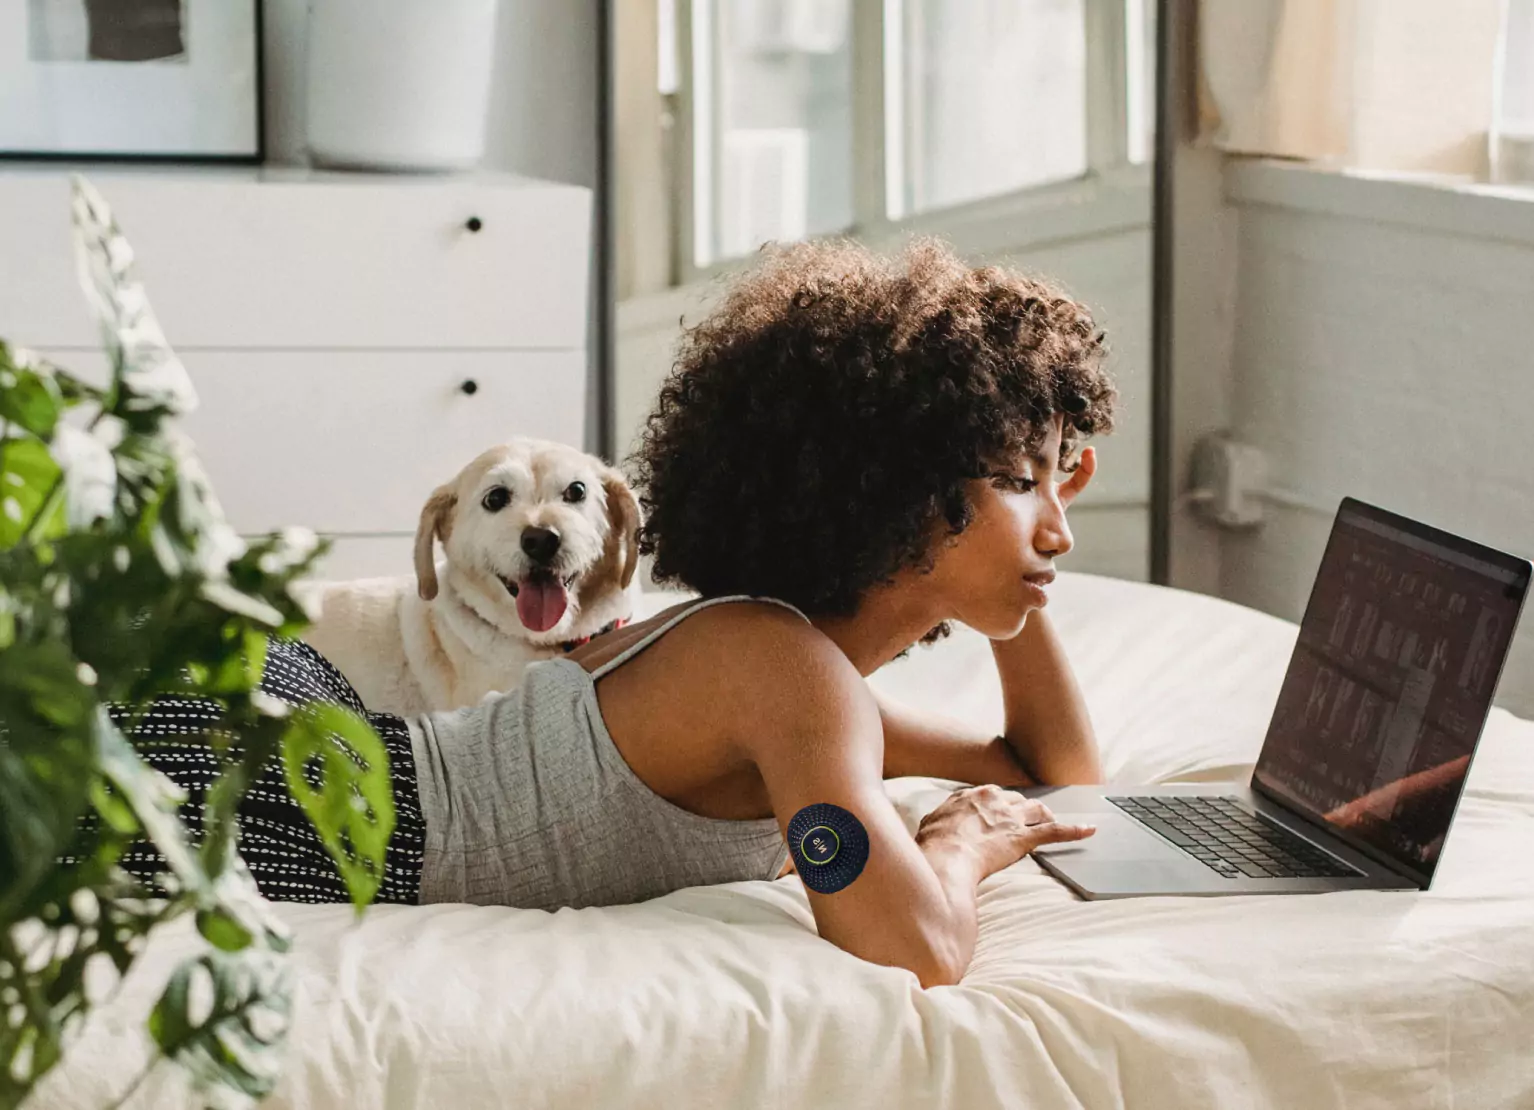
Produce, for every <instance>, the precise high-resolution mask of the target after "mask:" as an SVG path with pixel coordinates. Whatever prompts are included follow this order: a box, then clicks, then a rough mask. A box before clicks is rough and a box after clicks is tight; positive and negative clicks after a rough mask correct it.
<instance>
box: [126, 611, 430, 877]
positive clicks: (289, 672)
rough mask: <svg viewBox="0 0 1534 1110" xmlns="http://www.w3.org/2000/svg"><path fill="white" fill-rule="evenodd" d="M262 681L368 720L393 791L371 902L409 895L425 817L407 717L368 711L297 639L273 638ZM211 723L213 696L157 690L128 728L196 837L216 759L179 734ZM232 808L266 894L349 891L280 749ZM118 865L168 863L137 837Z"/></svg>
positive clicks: (143, 873) (302, 700) (131, 868)
mask: <svg viewBox="0 0 1534 1110" xmlns="http://www.w3.org/2000/svg"><path fill="white" fill-rule="evenodd" d="M261 689H262V690H263V691H264V692H265V693H267V694H270V695H271V696H272V697H275V698H279V699H281V700H282V701H285V702H287V703H288V704H289V705H294V706H299V705H305V704H308V703H312V702H328V703H330V704H333V705H341V706H344V707H346V708H348V709H351V710H353V711H354V712H357V713H359V714H362V715H364V716H366V718H367V719H368V722H369V723H370V724H372V726H373V728H374V730H375V731H376V732H377V733H378V736H379V738H380V739H381V740H382V741H383V744H384V749H385V751H386V752H387V753H388V756H389V777H390V779H391V780H392V782H393V791H394V832H393V835H392V836H391V837H390V839H389V843H388V846H387V848H386V849H385V854H384V876H383V883H382V884H381V886H380V887H379V891H378V896H377V897H376V898H375V899H374V901H375V902H406V903H412V904H413V903H415V902H416V901H417V896H418V894H419V891H420V886H421V858H422V855H423V854H424V851H425V846H426V824H425V822H424V821H423V820H422V819H421V804H420V799H419V796H418V793H417V789H416V775H415V760H414V758H413V756H412V754H411V751H410V732H409V730H408V729H407V728H406V726H405V722H404V720H402V719H401V718H399V717H394V716H390V715H388V714H385V713H369V712H368V711H367V709H366V708H365V707H364V706H363V704H362V701H361V699H360V698H358V696H357V692H356V691H355V690H353V689H352V688H351V684H350V683H348V682H347V681H346V679H345V678H343V677H342V676H341V672H340V671H338V670H336V668H335V666H334V665H333V664H332V663H331V662H330V660H328V659H326V658H325V657H324V656H323V655H321V654H320V653H319V652H317V651H315V650H314V649H313V648H312V647H310V646H309V645H308V644H306V643H303V642H301V641H297V640H277V639H273V640H272V641H271V642H270V644H269V646H268V648H267V653H266V669H265V671H264V672H263V673H262V676H261ZM112 717H113V719H114V720H115V721H116V722H117V723H118V724H119V725H121V726H123V727H124V728H126V727H127V725H128V723H129V718H130V714H129V712H128V711H127V710H121V711H119V710H115V709H114V710H113V711H112ZM217 722H218V710H217V707H216V706H214V705H213V704H212V703H210V702H207V701H204V700H202V699H196V698H160V699H158V700H156V701H155V702H154V703H153V705H152V706H151V707H150V708H149V710H148V711H147V712H146V713H145V714H144V715H143V716H142V717H141V718H140V719H139V722H138V725H137V727H135V728H134V729H133V730H132V732H131V738H132V740H133V744H134V747H135V748H136V749H137V750H138V752H139V754H140V755H141V756H142V757H143V759H144V761H145V762H146V763H148V764H149V765H150V766H152V767H154V768H155V769H156V770H158V771H160V772H162V773H163V774H164V775H165V776H166V777H168V778H169V779H171V781H173V782H175V783H176V784H177V785H178V786H180V787H181V788H182V789H183V790H185V791H186V793H187V800H186V802H185V803H183V805H182V807H181V817H182V820H183V821H184V822H185V823H186V825H187V827H188V829H189V830H190V831H191V833H192V835H193V836H194V837H198V836H200V835H201V832H202V807H203V802H204V799H205V797H206V795H207V791H208V788H209V787H210V786H211V785H212V784H213V782H214V780H215V779H217V777H218V772H219V760H218V756H217V755H216V754H215V753H214V752H213V750H212V749H211V748H210V747H209V746H208V745H207V744H206V743H199V742H197V741H196V740H189V739H186V738H187V737H189V736H200V735H202V734H204V733H206V732H207V731H208V730H209V729H210V728H213V727H216V726H217ZM162 738H163V739H162ZM238 812H239V829H240V838H239V849H240V856H241V858H243V859H244V861H245V863H246V865H247V866H248V867H249V868H250V871H251V874H252V876H253V877H254V878H255V880H256V885H257V886H258V887H259V888H260V889H261V893H262V894H263V895H265V896H266V897H267V898H269V899H271V900H272V901H274V902H348V901H350V900H351V899H350V896H349V895H348V894H347V891H346V884H345V883H344V882H343V881H342V879H341V873H340V871H339V870H338V869H337V868H336V865H335V862H334V861H333V860H332V859H331V858H330V854H329V853H328V852H327V851H326V850H325V846H324V845H323V844H322V843H320V838H319V835H318V834H317V833H316V832H315V831H314V826H313V825H312V824H311V823H310V821H309V817H308V815H307V814H306V813H304V811H303V809H302V808H301V807H300V806H299V804H298V802H297V801H295V800H294V798H293V796H292V794H291V793H290V792H289V790H288V786H287V780H286V777H285V776H284V774H283V768H282V759H281V756H280V754H274V755H273V756H272V758H271V759H270V760H269V761H268V762H267V764H266V766H265V767H264V768H263V769H262V771H261V774H260V775H259V776H258V777H257V779H256V781H255V782H253V783H252V784H251V787H250V790H249V791H248V792H247V793H246V795H245V797H244V798H243V799H241V801H240V805H239V810H238ZM121 864H122V867H123V869H124V870H125V871H127V872H128V873H129V874H131V875H133V876H135V877H137V878H139V879H140V880H142V881H145V882H149V881H151V880H152V877H153V876H154V875H155V874H156V873H157V872H160V871H164V870H165V861H164V859H163V857H162V856H161V855H160V853H159V852H158V851H157V850H156V849H155V847H154V846H153V845H152V844H150V843H149V842H148V841H137V842H135V843H134V844H133V845H132V847H131V848H129V850H128V851H127V852H126V853H125V854H124V856H123V858H122V860H121Z"/></svg>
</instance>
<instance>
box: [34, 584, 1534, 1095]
mask: <svg viewBox="0 0 1534 1110" xmlns="http://www.w3.org/2000/svg"><path fill="white" fill-rule="evenodd" d="M669 600H670V599H667V598H663V597H649V598H647V601H646V604H647V605H648V606H649V607H650V608H652V609H653V608H657V607H660V606H662V605H664V604H666V603H668V602H669ZM1050 612H1051V614H1052V616H1053V617H1054V619H1055V621H1056V622H1057V624H1058V626H1059V628H1060V629H1061V632H1062V634H1063V636H1064V637H1065V639H1066V642H1067V645H1068V648H1069V650H1070V652H1071V657H1072V659H1073V661H1074V663H1075V666H1076V669H1077V673H1078V675H1079V677H1080V679H1081V681H1082V684H1083V686H1084V688H1085V690H1086V692H1087V695H1088V699H1089V701H1090V704H1091V709H1092V713H1093V717H1094V720H1095V722H1096V725H1097V728H1098V732H1099V737H1100V740H1101V743H1102V746H1103V751H1104V757H1105V762H1106V766H1107V769H1108V772H1109V775H1110V777H1111V778H1112V779H1114V780H1117V781H1125V782H1151V781H1172V780H1183V781H1187V780H1195V779H1218V778H1224V777H1232V776H1240V775H1243V774H1245V773H1246V772H1247V771H1249V769H1250V766H1251V764H1252V762H1253V760H1254V759H1255V758H1256V753H1257V749H1258V747H1259V746H1260V743H1261V740H1262V736H1263V732H1264V728H1265V725H1266V722H1267V719H1268V714H1269V712H1270V710H1271V708H1272V705H1273V702H1274V699H1275V697H1276V694H1277V691H1278V685H1279V681H1280V679H1281V677H1282V673H1283V670H1284V666H1285V664H1286V662H1287V660H1288V656H1289V651H1290V649H1291V647H1292V645H1293V641H1294V636H1295V628H1294V626H1293V625H1291V624H1289V623H1286V622H1284V621H1280V620H1277V619H1275V618H1272V617H1268V616H1265V615H1263V614H1260V613H1255V612H1252V611H1249V610H1246V609H1243V608H1240V607H1238V606H1235V605H1232V604H1228V603H1225V602H1222V601H1218V600H1215V599H1211V598H1207V597H1202V596H1198V595H1194V594H1188V593H1183V592H1179V591H1174V590H1168V589H1161V588H1156V587H1151V586H1146V585H1141V584H1135V583H1128V582H1122V581H1117V580H1113V579H1107V578H1098V577H1093V576H1089V575H1081V574H1063V575H1061V577H1060V579H1059V581H1058V583H1057V585H1056V587H1055V590H1054V596H1053V600H1052V602H1051V607H1050ZM876 681H877V682H878V683H879V684H880V685H881V686H885V687H888V688H889V689H891V690H892V691H895V692H897V693H898V694H899V695H900V696H903V697H905V698H907V699H910V700H912V701H913V702H915V703H918V704H923V705H929V706H932V707H936V708H941V709H944V710H946V711H947V712H950V713H953V714H955V715H959V716H962V717H966V718H970V719H973V720H975V721H978V722H984V723H986V724H988V725H995V724H996V723H997V722H999V720H1000V704H1001V703H1000V691H999V689H998V687H997V685H996V682H995V679H994V676H993V673H992V671H991V670H990V667H989V654H988V652H987V650H986V645H985V643H984V641H982V640H980V639H979V638H978V637H976V636H974V635H972V634H965V633H963V632H960V633H958V634H956V635H955V636H954V637H953V638H952V639H950V640H949V641H947V642H945V643H943V644H941V645H939V646H938V647H936V648H934V649H930V650H922V651H917V652H915V653H913V655H912V657H910V658H908V659H906V660H902V661H900V662H898V663H896V664H894V665H892V666H891V667H890V668H888V669H887V670H886V671H885V672H883V673H881V674H880V675H878V676H877V677H876ZM952 785H953V784H949V783H945V782H940V781H936V780H931V779H899V780H893V781H891V782H890V783H889V791H890V793H891V795H892V797H894V798H895V800H896V801H897V803H898V805H899V806H900V809H901V812H902V813H903V814H904V816H905V817H906V819H907V820H908V822H910V824H911V826H912V827H913V828H914V827H915V823H916V822H917V821H918V820H919V819H920V817H921V815H922V814H923V813H925V812H926V811H927V810H928V809H930V808H931V807H932V806H934V805H936V804H937V802H938V801H940V800H941V799H942V797H943V796H944V795H945V793H946V792H947V790H948V789H950V788H951V787H952ZM1531 845H1534V723H1531V722H1528V721H1524V720H1521V719H1519V718H1517V717H1515V716H1513V715H1511V714H1509V713H1507V712H1505V711H1502V710H1494V711H1493V714H1492V717H1491V719H1490V721H1489V722H1488V724H1487V727H1486V732H1485V736H1484V739H1483V741H1482V745H1481V750H1480V754H1479V755H1478V757H1477V759H1476V762H1475V765H1474V768H1473V770H1472V772H1471V777H1470V784H1469V787H1468V790H1467V794H1466V797H1465V799H1464V801H1463V803H1462V804H1461V807H1460V810H1459V815H1458V818H1457V820H1456V825H1455V830H1454V833H1453V835H1451V836H1450V838H1449V841H1448V844H1447V846H1446V848H1445V852H1444V856H1443V859H1442V863H1441V866H1440V869H1439V872H1438V877H1437V879H1436V881H1435V884H1434V887H1433V889H1432V891H1430V892H1428V893H1425V894H1417V893H1407V894H1386V893H1338V894H1328V895H1320V896H1309V897H1291V898H1277V897H1269V898H1256V897H1245V898H1216V899H1170V898H1156V899H1134V900H1128V901H1119V902H1100V903H1085V902H1081V901H1079V900H1077V899H1076V898H1075V897H1074V896H1072V895H1071V894H1070V893H1069V892H1068V891H1066V890H1065V889H1064V888H1063V887H1061V886H1060V885H1058V884H1057V883H1056V882H1055V881H1054V880H1052V879H1050V878H1049V877H1048V876H1047V875H1045V874H1044V873H1043V872H1042V871H1041V870H1040V869H1039V867H1038V866H1037V865H1036V864H1035V863H1034V862H1033V861H1032V860H1024V861H1022V862H1021V863H1019V864H1017V865H1015V866H1013V867H1011V868H1009V869H1007V870H1006V871H1005V872H1002V873H1000V874H998V875H996V876H993V877H992V878H990V879H988V880H986V882H985V883H984V884H983V885H982V887H981V895H980V922H981V927H980V937H979V943H978V947H977V950H976V952H975V957H974V961H973V963H972V965H971V967H970V969H969V971H968V974H967V975H966V976H965V978H964V981H963V982H962V983H961V984H959V985H958V986H954V987H940V988H935V989H933V990H928V991H923V990H921V989H920V988H919V987H918V985H917V982H916V980H915V977H914V976H913V975H911V974H910V973H908V972H905V971H899V970H894V969H890V968H883V967H878V966H874V965H872V964H867V963H864V962H862V961H860V960H858V959H856V958H854V957H851V956H849V955H847V954H845V953H843V952H841V951H840V950H839V949H836V948H835V947H833V946H831V945H830V944H827V943H825V942H823V941H821V940H820V939H819V938H818V937H817V936H816V935H815V932H814V920H813V918H812V916H811V914H810V910H809V906H808V903H807V901H806V898H805V895H804V890H803V887H802V886H801V884H800V883H799V881H798V880H797V879H796V878H794V877H792V876H789V877H786V878H783V879H779V880H778V881H776V882H748V883H735V884H730V885H727V886H719V887H712V888H700V889H693V890H685V891H679V892H677V893H674V894H672V895H668V896H667V897H664V898H660V899H657V900H655V901H652V902H649V903H645V904H642V905H637V906H626V907H620V908H612V909H589V910H580V911H573V910H563V911H560V912H558V913H554V914H547V913H543V912H540V911H529V910H511V909H498V908H476V907H467V906H447V905H444V906H431V907H421V908H415V907H381V908H376V909H373V910H371V911H369V913H368V914H367V915H366V916H365V917H364V918H363V919H361V920H360V921H358V920H357V919H355V918H354V917H353V915H352V914H351V913H350V911H349V910H348V909H346V908H343V907H309V906H289V907H285V908H284V909H283V910H282V914H283V916H284V917H285V918H286V919H287V920H288V921H290V922H291V923H292V924H293V925H294V926H295V929H296V933H297V938H298V942H297V957H296V958H297V995H296V1008H295V1017H294V1020H295V1029H294V1035H293V1039H292V1048H291V1054H290V1059H289V1061H288V1066H287V1071H286V1074H285V1078H284V1080H283V1082H282V1085H281V1086H280V1087H279V1089H278V1092H277V1093H276V1095H275V1096H274V1097H273V1098H272V1099H271V1100H270V1103H269V1105H271V1106H273V1107H294V1108H299V1107H303V1108H331V1107H348V1108H350V1107H390V1108H394V1110H404V1108H409V1107H450V1108H452V1110H477V1108H480V1107H486V1108H488V1107H503V1106H516V1107H524V1108H535V1107H540V1108H541V1107H550V1108H554V1107H559V1108H566V1107H579V1108H593V1110H598V1108H609V1107H611V1108H619V1107H622V1108H625V1110H627V1108H648V1107H653V1108H656V1110H660V1108H665V1110H691V1108H694V1107H699V1108H701V1107H821V1106H825V1107H835V1108H837V1110H853V1108H856V1107H876V1108H879V1110H904V1108H908V1107H909V1108H915V1107H955V1108H963V1110H984V1108H990V1107H998V1108H1001V1107H1006V1108H1021V1107H1029V1108H1041V1110H1043V1108H1048V1110H1052V1108H1066V1107H1093V1108H1095V1107H1132V1108H1136V1110H1152V1108H1161V1107H1165V1108H1173V1107H1175V1108H1178V1110H1193V1108H1200V1107H1210V1108H1215V1107H1218V1108H1221V1110H1229V1108H1232V1107H1286V1108H1287V1107H1304V1108H1307V1110H1309V1108H1325V1107H1348V1108H1350V1110H1358V1108H1365V1107H1393V1108H1394V1107H1412V1108H1418V1107H1422V1108H1429V1107H1442V1108H1445V1110H1448V1108H1450V1107H1453V1108H1454V1110H1469V1108H1474V1107H1498V1108H1503V1107H1534V1052H1531V1046H1534V863H1531V861H1530V848H1531ZM194 945H195V937H194V936H193V935H192V934H190V933H189V932H188V931H187V930H176V931H171V932H167V933H166V934H164V935H161V936H160V937H159V938H158V939H157V941H156V942H155V943H154V944H153V945H151V947H150V949H149V950H148V953H147V955H146V957H145V960H144V961H143V963H142V965H141V966H140V967H139V968H138V969H136V971H135V975H134V977H132V978H131V979H130V981H129V983H128V984H127V985H126V987H125V989H124V991H123V994H122V995H121V996H120V997H119V999H118V1000H117V1002H116V1003H115V1004H114V1005H113V1006H112V1008H110V1009H109V1010H107V1011H104V1012H102V1013H101V1014H99V1015H97V1017H96V1018H95V1019H93V1021H92V1023H91V1024H90V1025H89V1026H88V1027H87V1032H86V1034H85V1037H84V1039H83V1041H82V1042H81V1043H80V1044H79V1045H78V1046H77V1047H76V1050H75V1051H74V1053H73V1055H72V1056H71V1057H70V1058H69V1059H68V1060H67V1061H66V1063H65V1065H64V1066H63V1067H61V1068H60V1069H58V1071H56V1072H55V1074H53V1075H52V1076H50V1077H49V1079H48V1081H47V1082H46V1083H45V1084H44V1086H43V1087H42V1088H40V1090H39V1091H38V1092H37V1095H36V1101H35V1104H34V1105H35V1106H37V1107H100V1106H104V1105H107V1104H108V1103H110V1102H111V1100H112V1098H113V1097H115V1096H116V1095H117V1094H120V1093H121V1089H122V1084H123V1083H124V1081H125V1078H126V1077H127V1076H129V1075H131V1074H133V1073H134V1071H135V1070H136V1068H137V1067H138V1066H139V1064H140V1063H141V1062H142V1061H143V1060H144V1059H146V1052H147V1049H146V1042H145V1038H144V1035H143V1034H142V1032H141V1029H142V1015H143V1013H144V1012H145V1009H146V1007H147V1005H148V1003H149V1000H150V999H151V998H152V997H153V996H154V995H155V994H156V993H157V990H158V986H159V984H160V983H161V982H163V979H164V976H165V974H166V973H167V971H168V969H169V968H170V967H171V966H172V965H173V964H174V963H175V962H177V961H178V960H179V959H180V958H181V957H182V956H183V955H184V954H185V953H186V952H187V951H188V950H189V949H191V948H192V947H194ZM182 1104H187V1100H186V1099H185V1097H184V1095H182V1094H180V1093H179V1092H178V1090H177V1085H176V1083H175V1082H174V1080H173V1077H171V1076H169V1075H165V1076H161V1075H160V1074H159V1073H155V1074H154V1075H153V1076H152V1077H151V1079H150V1080H149V1081H148V1082H147V1083H145V1085H144V1086H143V1087H142V1088H141V1089H140V1091H139V1093H138V1095H137V1096H136V1097H135V1098H134V1099H133V1100H132V1101H131V1102H130V1103H129V1104H128V1105H130V1106H146V1107H147V1106H174V1105H182Z"/></svg>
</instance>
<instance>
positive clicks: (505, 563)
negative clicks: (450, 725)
mask: <svg viewBox="0 0 1534 1110" xmlns="http://www.w3.org/2000/svg"><path fill="white" fill-rule="evenodd" d="M638 539H639V506H638V504H637V503H636V501H635V499H634V494H633V492H632V491H631V490H630V489H629V487H628V484H627V483H626V482H625V481H624V480H623V476H622V475H621V474H619V473H618V472H617V471H616V470H614V469H613V468H612V467H610V466H607V465H606V464H605V463H603V462H602V461H601V460H599V459H596V458H593V457H592V456H590V455H587V454H585V453H583V452H581V451H578V450H576V449H575V448H573V447H567V446H564V445H563V444H558V443H550V442H547V441H545V440H534V439H518V440H513V441H512V442H510V443H505V444H502V445H500V446H498V447H492V448H491V449H490V450H488V451H486V452H484V453H483V454H481V455H480V456H479V457H478V458H476V459H475V460H474V461H473V462H471V463H469V465H468V466H466V467H464V468H463V470H461V471H459V473H458V476H457V477H456V478H454V479H453V480H452V481H450V482H448V483H447V484H445V485H443V486H439V487H438V488H437V490H436V491H435V492H434V493H433V494H432V495H431V497H430V498H429V499H428V500H427V502H426V506H425V507H424V508H423V509H422V510H421V522H420V527H419V528H418V529H417V531H416V537H415V572H416V573H415V577H414V578H410V577H408V576H405V577H399V578H371V579H361V580H358V581H354V582H335V583H315V584H314V585H313V586H311V587H310V588H309V590H307V591H306V595H307V596H306V600H307V601H308V602H309V605H310V609H311V611H313V610H315V609H318V615H317V617H316V619H315V623H314V624H313V625H312V626H311V627H310V628H309V630H308V632H307V633H306V634H305V636H304V639H305V640H307V641H308V642H309V643H310V644H311V645H312V646H314V647H315V648H316V649H318V650H319V652H320V653H321V654H322V655H324V656H325V657H326V658H327V659H329V660H330V661H331V662H332V663H334V664H335V665H336V667H337V668H339V669H340V671H341V673H342V674H343V675H345V676H346V679H347V681H349V682H350V683H351V684H352V686H353V687H354V688H355V689H356V691H357V693H358V695H359V696H360V697H361V699H362V703H363V704H364V705H366V706H367V707H368V708H369V709H370V710H373V711H375V712H384V713H395V714H400V715H410V714H416V713H424V712H433V711H442V710H449V709H457V708H459V707H461V706H466V705H473V704H475V703H476V702H479V701H481V700H482V699H483V698H484V697H485V696H486V695H488V694H491V693H494V692H497V691H505V690H510V689H512V688H514V687H515V686H516V685H517V684H518V683H519V682H520V681H521V679H522V672H523V671H524V670H525V669H526V668H527V666H528V664H530V663H534V662H536V661H538V660H540V659H548V658H552V657H553V656H555V655H558V654H560V653H561V652H562V651H568V650H570V648H572V647H574V646H575V645H576V644H578V643H583V642H585V641H586V640H588V639H590V638H591V637H592V636H594V635H596V634H598V633H599V632H603V631H606V630H607V629H609V628H613V627H617V626H618V625H621V624H623V623H624V622H625V621H627V619H628V618H629V616H630V614H631V613H632V612H633V595H632V593H631V591H630V585H631V583H632V582H633V580H634V569H635V567H636V566H637V564H638V561H639V545H638ZM437 540H441V541H442V552H443V555H444V556H445V558H444V559H443V560H442V561H441V563H440V564H439V563H438V561H437V559H436V541H437Z"/></svg>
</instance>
